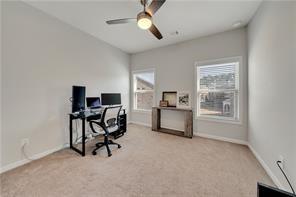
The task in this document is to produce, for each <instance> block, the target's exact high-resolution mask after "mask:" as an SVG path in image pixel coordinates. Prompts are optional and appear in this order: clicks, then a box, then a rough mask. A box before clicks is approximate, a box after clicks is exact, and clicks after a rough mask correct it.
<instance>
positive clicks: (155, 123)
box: [152, 108, 160, 131]
mask: <svg viewBox="0 0 296 197" xmlns="http://www.w3.org/2000/svg"><path fill="white" fill-rule="evenodd" d="M159 128H160V109H157V108H152V131H157V130H158V129H159Z"/></svg>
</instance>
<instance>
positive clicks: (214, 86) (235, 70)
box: [196, 58, 240, 121]
mask: <svg viewBox="0 0 296 197" xmlns="http://www.w3.org/2000/svg"><path fill="white" fill-rule="evenodd" d="M239 64H240V60H239V59H238V58H235V59H234V58H232V59H228V60H227V61H225V60H224V61H223V62H221V61H220V62H219V63H203V64H199V65H197V69H196V70H197V116H198V117H206V118H216V119H224V120H236V121H238V120H239V116H238V106H239V105H238V101H239Z"/></svg>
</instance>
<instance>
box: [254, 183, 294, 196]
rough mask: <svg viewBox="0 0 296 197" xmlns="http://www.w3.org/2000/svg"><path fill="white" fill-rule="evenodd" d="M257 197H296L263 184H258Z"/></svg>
mask: <svg viewBox="0 0 296 197" xmlns="http://www.w3.org/2000/svg"><path fill="white" fill-rule="evenodd" d="M257 197H296V196H295V195H293V194H291V193H289V192H286V191H283V190H281V189H278V188H275V187H271V186H268V185H265V184H262V183H258V184H257Z"/></svg>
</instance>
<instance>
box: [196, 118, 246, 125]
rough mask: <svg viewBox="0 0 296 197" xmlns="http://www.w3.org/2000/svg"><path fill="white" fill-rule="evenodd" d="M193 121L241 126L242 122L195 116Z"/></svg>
mask: <svg viewBox="0 0 296 197" xmlns="http://www.w3.org/2000/svg"><path fill="white" fill-rule="evenodd" d="M195 119H197V120H202V121H209V122H217V123H225V124H235V125H242V122H241V121H240V120H233V119H223V118H214V117H206V116H197V117H196V118H195Z"/></svg>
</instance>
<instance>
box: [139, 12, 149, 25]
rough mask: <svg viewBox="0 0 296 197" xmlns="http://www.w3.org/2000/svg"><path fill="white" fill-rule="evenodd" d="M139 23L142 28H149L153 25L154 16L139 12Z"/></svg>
mask: <svg viewBox="0 0 296 197" xmlns="http://www.w3.org/2000/svg"><path fill="white" fill-rule="evenodd" d="M137 23H138V26H139V27H140V28H141V29H149V28H150V27H151V25H152V18H151V16H150V15H149V14H148V13H146V12H141V13H139V14H138V17H137Z"/></svg>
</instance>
